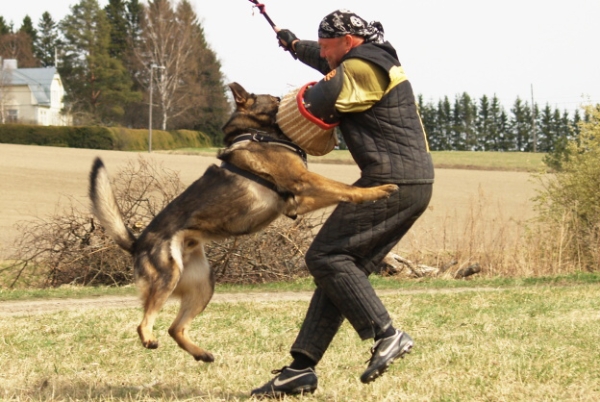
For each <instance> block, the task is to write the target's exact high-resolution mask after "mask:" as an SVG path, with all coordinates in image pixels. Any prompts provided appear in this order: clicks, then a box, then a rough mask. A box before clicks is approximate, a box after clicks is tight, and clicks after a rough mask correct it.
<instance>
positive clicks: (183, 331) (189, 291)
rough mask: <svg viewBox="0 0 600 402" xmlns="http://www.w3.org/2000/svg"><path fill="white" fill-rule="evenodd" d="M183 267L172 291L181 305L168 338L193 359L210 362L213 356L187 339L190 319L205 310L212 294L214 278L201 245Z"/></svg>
mask: <svg viewBox="0 0 600 402" xmlns="http://www.w3.org/2000/svg"><path fill="white" fill-rule="evenodd" d="M184 264H185V268H184V270H183V274H182V276H181V281H180V282H179V284H178V286H177V289H176V290H175V294H176V295H177V296H179V297H180V298H181V306H180V309H179V313H178V314H177V317H176V318H175V320H174V321H173V324H171V327H170V328H169V335H171V337H173V339H174V340H175V342H177V344H178V345H179V347H181V348H182V349H183V350H185V351H187V352H188V353H189V354H191V355H192V356H194V359H196V360H202V361H204V362H207V363H210V362H212V361H214V360H215V359H214V357H213V355H212V354H211V353H210V352H208V351H207V350H204V349H202V348H201V347H199V346H198V345H196V344H195V343H194V342H193V341H192V340H191V339H190V337H189V327H190V324H191V322H192V320H193V319H194V318H195V317H196V316H197V315H198V314H200V313H201V312H202V311H204V308H205V307H206V305H207V304H208V302H209V301H210V299H211V298H212V295H213V292H214V277H213V275H212V273H211V270H210V266H209V263H208V260H207V259H206V256H205V255H204V249H203V247H202V245H201V244H199V245H198V246H197V247H196V248H195V249H194V250H193V252H192V253H191V254H189V255H188V256H187V258H185V263H184Z"/></svg>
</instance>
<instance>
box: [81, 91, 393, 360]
mask: <svg viewBox="0 0 600 402" xmlns="http://www.w3.org/2000/svg"><path fill="white" fill-rule="evenodd" d="M229 87H230V89H231V91H232V94H233V97H234V100H235V104H236V108H235V111H234V112H233V114H232V116H231V118H230V119H229V121H228V122H227V123H226V124H225V126H224V127H223V131H224V133H225V138H224V141H225V145H226V146H227V148H225V149H224V150H222V151H221V152H220V154H219V156H218V157H219V158H220V159H221V160H222V164H221V166H217V165H211V166H210V167H209V168H208V169H207V170H206V172H205V173H204V175H202V177H200V178H199V179H198V180H196V181H195V182H194V183H192V184H191V185H190V186H189V187H188V188H187V189H186V190H185V191H184V192H183V193H181V194H180V195H179V196H178V197H176V198H175V199H174V200H173V201H172V202H171V203H169V204H168V205H167V206H166V207H165V208H164V209H163V210H162V211H161V212H160V213H159V214H158V215H156V217H155V218H154V219H153V220H152V221H151V222H150V224H149V225H148V226H147V227H146V228H145V229H144V231H143V232H142V233H141V234H140V235H139V237H137V238H136V236H135V235H134V234H133V233H132V231H131V230H130V229H129V228H128V227H127V226H126V225H125V223H124V221H123V218H122V214H121V211H120V209H119V206H118V205H117V202H116V199H115V197H114V194H113V191H112V189H111V185H110V181H109V176H108V173H107V170H106V168H105V167H104V164H103V163H102V161H101V160H100V159H99V158H96V159H95V161H94V163H93V167H92V170H91V173H90V187H89V196H90V198H91V204H92V213H93V215H94V216H95V217H96V219H97V220H98V221H99V222H100V224H101V225H102V226H103V227H104V229H105V230H106V233H107V234H108V235H109V236H110V237H112V238H113V239H114V240H115V241H116V243H117V244H118V245H119V246H120V247H121V248H123V249H124V250H126V251H128V252H129V253H130V254H131V255H132V257H133V263H134V272H135V281H136V284H137V286H138V287H139V290H140V293H141V298H142V301H143V309H144V317H143V319H142V322H141V323H140V325H139V326H138V328H137V332H138V334H139V336H140V339H141V341H142V344H143V345H144V346H145V347H146V348H149V349H155V348H157V347H158V341H157V339H156V338H155V337H154V335H153V334H152V329H153V326H154V322H155V319H156V317H157V314H158V312H159V310H160V309H161V308H162V307H163V305H164V304H165V302H166V301H167V299H168V298H169V297H170V296H176V297H179V298H180V301H181V305H180V310H179V313H178V314H177V317H176V318H175V320H174V321H173V323H172V324H171V326H170V328H169V335H171V337H172V338H173V339H174V340H175V342H177V344H178V345H179V346H180V347H181V348H182V349H184V350H185V351H187V352H188V353H190V354H191V355H192V356H193V357H194V359H196V360H202V361H204V362H212V361H214V357H213V355H212V354H211V353H210V352H208V351H206V350H204V349H202V348H201V347H199V346H198V345H196V344H195V343H194V342H193V341H192V340H191V339H190V338H189V336H188V329H189V326H190V323H191V321H192V320H193V319H194V317H196V316H197V315H198V314H200V313H201V312H202V311H203V310H204V308H205V307H206V305H207V304H208V302H209V301H210V299H211V297H212V295H213V291H214V285H215V278H214V274H213V273H212V272H211V269H210V267H209V262H208V260H207V258H206V256H205V253H204V244H205V243H206V242H208V241H211V240H218V239H223V238H226V237H229V236H239V235H245V234H249V233H254V232H257V231H260V230H261V229H263V228H265V227H266V226H267V225H268V224H270V223H271V222H272V221H273V220H275V219H276V218H277V217H278V216H279V215H281V214H283V215H286V216H289V217H292V218H293V217H295V216H296V215H299V214H305V213H308V212H311V211H314V210H317V209H319V208H324V207H327V206H331V205H334V204H337V203H339V202H353V203H362V202H367V201H373V200H377V199H381V198H385V197H388V196H389V195H390V194H391V193H393V192H394V191H396V190H397V186H396V185H393V184H389V185H382V186H376V187H371V188H359V187H354V186H350V185H346V184H342V183H339V182H336V181H333V180H330V179H327V178H325V177H323V176H320V175H318V174H315V173H312V172H309V171H308V170H307V167H306V162H305V160H303V152H302V151H301V150H299V149H298V148H297V147H295V146H294V145H293V144H291V143H289V142H287V141H285V139H286V137H285V136H284V135H283V133H282V132H281V131H280V130H279V128H278V127H277V124H276V113H277V110H278V105H279V101H280V99H279V98H277V97H273V96H270V95H255V94H250V93H248V92H246V90H245V89H244V88H243V87H242V86H240V85H239V84H237V83H235V82H234V83H231V84H229ZM257 130H258V131H257Z"/></svg>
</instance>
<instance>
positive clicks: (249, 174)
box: [221, 161, 281, 194]
mask: <svg viewBox="0 0 600 402" xmlns="http://www.w3.org/2000/svg"><path fill="white" fill-rule="evenodd" d="M221 168H223V169H225V170H229V171H230V172H231V173H235V174H237V175H239V176H242V177H245V178H246V179H248V180H252V181H253V182H255V183H258V184H260V185H263V186H265V187H267V188H268V189H271V190H273V191H275V192H276V193H278V194H281V193H280V192H279V191H277V186H276V185H275V184H274V183H271V182H270V181H268V180H265V179H263V178H262V177H260V176H258V175H255V174H254V173H252V172H249V171H247V170H244V169H240V168H239V167H237V166H235V165H232V164H231V163H229V162H224V161H223V162H221Z"/></svg>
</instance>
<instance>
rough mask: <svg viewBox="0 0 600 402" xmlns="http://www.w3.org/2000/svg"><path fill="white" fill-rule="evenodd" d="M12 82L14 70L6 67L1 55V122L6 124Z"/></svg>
mask: <svg viewBox="0 0 600 402" xmlns="http://www.w3.org/2000/svg"><path fill="white" fill-rule="evenodd" d="M11 82H12V70H11V69H10V68H4V66H3V65H2V58H1V57H0V123H2V124H5V123H6V120H7V117H8V110H7V106H8V104H9V102H10V94H9V87H10V84H11Z"/></svg>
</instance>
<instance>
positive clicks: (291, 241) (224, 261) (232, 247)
mask: <svg viewBox="0 0 600 402" xmlns="http://www.w3.org/2000/svg"><path fill="white" fill-rule="evenodd" d="M112 184H113V190H114V193H115V196H116V198H117V202H118V204H119V206H120V208H121V211H122V212H123V216H124V222H125V223H126V225H127V226H128V227H130V228H131V229H132V231H133V232H137V233H139V232H140V231H141V230H142V229H143V228H144V227H145V226H146V225H147V224H148V223H149V222H150V220H152V219H153V218H154V216H156V215H157V214H158V213H159V212H160V211H161V210H162V209H163V208H164V207H165V206H166V205H167V203H168V202H170V201H171V200H172V199H173V198H175V197H176V196H177V195H178V194H179V193H181V192H182V191H183V189H184V185H183V184H182V182H181V180H180V179H179V175H178V174H177V173H176V172H174V171H169V170H166V169H164V168H163V167H162V166H161V165H159V164H155V163H154V162H148V161H147V160H145V159H144V158H143V157H142V156H140V157H139V158H138V162H137V164H136V163H133V162H130V163H129V164H128V165H126V166H125V168H123V169H122V170H120V171H119V172H118V173H117V174H116V175H115V176H114V178H113V182H112ZM78 205H80V203H79V202H76V201H74V200H72V201H71V206H70V207H69V208H68V209H66V210H65V211H62V212H61V213H58V214H56V215H54V216H52V217H49V218H39V219H36V220H34V221H26V222H23V223H21V224H20V225H19V226H20V231H21V233H22V235H21V236H20V237H19V238H18V239H17V241H16V242H15V244H14V248H13V249H14V253H13V255H12V256H10V257H9V260H10V261H13V262H12V263H11V265H9V266H8V267H5V268H3V269H2V271H5V272H6V273H7V274H8V275H7V276H9V277H10V282H11V285H12V286H16V285H21V284H23V285H28V286H35V285H38V286H43V287H47V286H51V287H53V286H60V285H63V284H78V285H94V286H96V285H124V284H129V283H131V282H132V280H133V272H132V269H131V268H132V261H131V256H130V255H129V254H128V253H126V252H125V251H123V250H121V249H120V248H119V247H118V246H117V245H116V244H115V242H114V241H113V240H112V239H111V238H108V237H107V236H106V234H105V232H104V229H103V228H102V227H101V226H100V225H99V224H98V223H97V222H95V220H94V219H93V217H92V216H91V215H90V213H89V212H88V211H82V210H80V209H79V208H78ZM319 224H320V222H318V221H317V222H316V223H315V222H313V220H311V219H310V218H304V219H298V220H296V221H291V220H289V219H287V218H285V219H281V220H280V221H277V222H275V224H274V225H271V226H270V227H269V228H267V229H266V230H265V231H263V232H260V233H257V234H254V235H252V236H244V237H239V238H231V239H228V240H226V241H223V242H219V243H211V244H208V245H207V247H206V253H207V256H208V258H209V260H210V261H211V264H212V268H213V270H214V271H215V273H216V277H217V280H218V281H221V282H228V283H257V282H267V281H272V280H282V279H287V278H295V277H299V276H306V275H308V271H306V269H304V264H303V259H304V256H303V250H306V249H307V248H308V243H309V242H310V241H311V238H312V232H311V229H312V228H313V227H314V226H315V225H319Z"/></svg>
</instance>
